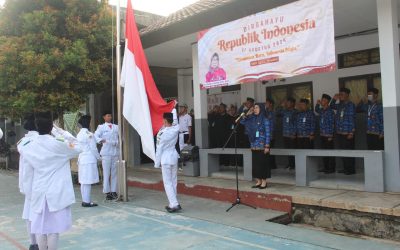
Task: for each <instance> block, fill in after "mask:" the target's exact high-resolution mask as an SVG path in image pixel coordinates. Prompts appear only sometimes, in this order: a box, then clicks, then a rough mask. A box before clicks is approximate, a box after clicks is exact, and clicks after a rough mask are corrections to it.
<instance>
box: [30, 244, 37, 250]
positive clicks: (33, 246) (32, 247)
mask: <svg viewBox="0 0 400 250" xmlns="http://www.w3.org/2000/svg"><path fill="white" fill-rule="evenodd" d="M29 250H39V246H38V245H37V244H34V245H30V246H29Z"/></svg>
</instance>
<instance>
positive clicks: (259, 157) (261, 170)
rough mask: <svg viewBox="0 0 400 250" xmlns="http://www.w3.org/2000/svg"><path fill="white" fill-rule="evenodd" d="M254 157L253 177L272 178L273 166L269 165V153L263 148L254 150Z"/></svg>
mask: <svg viewBox="0 0 400 250" xmlns="http://www.w3.org/2000/svg"><path fill="white" fill-rule="evenodd" d="M251 153H252V157H253V168H252V175H253V178H257V179H267V178H271V168H270V166H269V156H270V155H269V154H264V151H263V150H252V151H251Z"/></svg>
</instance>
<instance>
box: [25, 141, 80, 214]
mask: <svg viewBox="0 0 400 250" xmlns="http://www.w3.org/2000/svg"><path fill="white" fill-rule="evenodd" d="M21 153H22V156H23V157H24V160H25V162H26V163H27V164H26V173H25V175H24V179H25V178H29V176H32V175H33V181H32V195H31V210H32V211H33V212H35V213H40V212H42V209H43V204H44V202H45V201H46V202H47V205H48V207H49V211H50V212H55V211H59V210H61V209H64V208H66V207H68V206H70V205H71V204H73V203H74V202H75V194H74V189H73V186H72V178H71V167H70V160H71V159H72V158H74V157H77V156H78V154H79V153H80V150H79V149H78V148H76V147H74V146H73V145H72V144H71V143H69V142H64V141H61V140H58V139H55V138H54V137H52V136H51V135H38V136H37V137H36V138H35V139H34V140H32V141H31V142H30V143H28V144H26V145H25V146H24V147H23V148H22V149H21ZM32 172H33V174H32ZM24 183H25V181H24Z"/></svg>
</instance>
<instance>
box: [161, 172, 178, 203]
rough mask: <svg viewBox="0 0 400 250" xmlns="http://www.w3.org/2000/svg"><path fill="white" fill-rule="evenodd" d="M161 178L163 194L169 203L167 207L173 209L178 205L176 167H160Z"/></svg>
mask: <svg viewBox="0 0 400 250" xmlns="http://www.w3.org/2000/svg"><path fill="white" fill-rule="evenodd" d="M161 171H162V177H163V182H164V189H165V193H166V194H167V198H168V201H169V205H168V206H169V207H170V208H173V207H176V206H178V205H179V202H178V199H177V197H176V196H177V191H176V188H177V185H178V166H177V165H162V166H161Z"/></svg>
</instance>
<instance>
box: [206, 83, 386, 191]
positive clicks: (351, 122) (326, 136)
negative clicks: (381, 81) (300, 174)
mask: <svg viewBox="0 0 400 250" xmlns="http://www.w3.org/2000/svg"><path fill="white" fill-rule="evenodd" d="M350 94H351V93H350V90H349V89H348V88H341V89H340V91H339V93H338V94H336V95H334V96H333V97H331V96H330V95H328V94H323V95H322V97H321V99H318V100H317V103H316V105H315V107H314V109H313V107H312V106H311V103H310V100H309V99H305V98H304V99H300V100H298V101H297V102H296V100H295V99H294V98H292V97H288V98H287V99H286V100H284V101H283V102H282V103H281V104H280V106H278V107H275V105H274V104H275V103H274V100H272V99H267V100H266V101H265V102H263V103H255V100H254V99H253V98H250V97H248V98H247V100H246V102H245V103H243V105H242V106H241V107H239V108H237V107H235V106H233V105H231V106H230V107H229V109H227V105H226V104H224V103H221V104H220V105H219V106H215V107H214V108H213V109H212V110H211V111H210V112H209V114H208V123H209V142H210V148H220V147H222V146H224V145H225V143H226V142H227V140H228V138H229V135H230V134H231V132H232V129H233V128H234V127H235V126H236V123H237V122H238V118H240V119H241V122H239V123H240V124H239V125H238V126H237V147H239V148H251V149H252V152H253V166H252V167H253V177H254V178H255V179H256V181H257V183H256V185H255V186H254V187H265V186H266V180H265V179H266V178H269V177H270V169H273V168H276V161H275V157H274V156H270V155H269V149H270V148H273V147H274V146H275V141H276V138H275V135H276V133H275V129H276V122H277V118H278V117H279V118H280V120H281V122H282V124H281V128H282V135H281V136H282V138H283V146H284V148H287V149H313V148H314V147H315V145H314V144H315V140H316V138H319V140H320V143H319V144H320V145H321V148H322V149H327V150H329V149H334V148H336V149H347V150H351V149H355V140H354V138H355V132H356V112H365V113H366V121H365V123H366V127H367V130H366V140H367V147H368V149H369V150H383V147H384V141H383V140H384V132H383V108H382V105H381V104H380V103H379V102H378V96H379V90H378V89H376V88H370V89H368V91H367V95H366V97H365V98H363V100H362V101H361V102H360V103H358V104H357V105H356V104H354V103H353V102H351V101H350ZM259 117H263V118H262V119H261V118H259ZM240 119H239V120H240ZM264 120H265V121H264ZM264 125H265V126H264ZM260 126H261V127H260ZM317 133H318V134H317ZM317 135H318V136H317ZM233 142H234V140H230V141H229V142H228V144H227V146H228V147H234V144H233ZM261 146H262V147H261ZM261 148H262V149H263V150H262V151H263V153H264V154H263V155H264V156H263V157H264V158H263V159H262V157H261V156H262V155H261V154H258V153H259V152H256V151H261ZM266 148H268V150H266ZM229 159H232V156H221V158H220V163H221V165H230V164H231V163H232V161H229ZM342 161H343V169H342V170H339V171H338V172H339V173H344V174H345V175H353V174H355V173H356V170H355V159H354V158H351V157H348V158H343V159H342ZM263 168H267V169H269V170H265V171H266V172H263V171H264V170H262V169H263ZM287 168H288V169H289V170H291V169H295V159H294V157H293V156H289V157H288V165H287ZM320 172H324V173H326V174H331V173H335V172H336V162H335V158H333V157H324V159H323V168H321V169H320Z"/></svg>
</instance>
